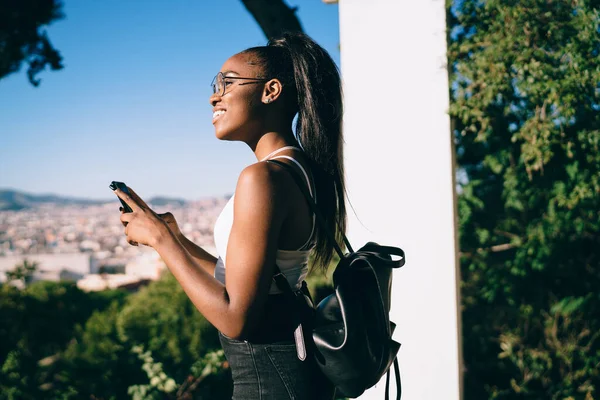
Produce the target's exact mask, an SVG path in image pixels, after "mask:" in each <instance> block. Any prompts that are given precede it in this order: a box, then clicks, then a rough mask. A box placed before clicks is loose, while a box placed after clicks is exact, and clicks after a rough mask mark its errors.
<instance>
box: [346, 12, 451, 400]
mask: <svg viewBox="0 0 600 400" xmlns="http://www.w3.org/2000/svg"><path fill="white" fill-rule="evenodd" d="M339 10H340V30H341V32H340V38H341V39H340V41H341V44H340V45H341V55H342V57H341V64H342V77H343V80H344V91H345V106H346V110H345V116H344V118H345V120H344V129H345V132H344V133H345V140H346V146H345V157H346V179H347V185H348V194H349V198H350V201H351V203H352V205H353V207H354V209H355V211H356V214H357V215H358V218H359V219H360V222H359V221H358V220H357V218H356V216H355V215H354V213H353V211H352V210H351V209H349V239H350V241H351V243H354V246H355V247H360V246H361V245H362V244H363V243H365V242H367V241H369V240H375V241H377V242H380V243H381V244H386V245H393V246H398V247H401V248H403V249H404V251H405V252H406V259H407V261H406V265H405V266H404V267H403V268H402V269H400V270H398V271H397V272H395V273H394V287H393V304H392V314H391V319H392V320H393V321H395V322H396V323H397V325H398V327H397V332H396V333H395V335H394V337H395V338H396V339H397V340H398V341H400V342H401V343H402V347H401V349H400V352H399V361H400V369H401V373H402V387H403V389H402V390H403V396H402V398H403V400H421V399H432V400H440V399H443V400H454V399H459V398H461V386H462V383H461V382H462V379H461V372H460V371H461V368H462V362H461V351H460V347H461V346H460V332H459V328H460V322H459V321H460V320H459V314H458V312H457V303H458V298H457V293H458V290H457V281H458V273H457V262H456V252H457V250H456V244H455V240H456V229H455V194H454V183H453V157H452V151H453V150H452V144H451V136H450V121H449V118H448V115H447V110H448V76H447V71H446V69H445V64H446V58H445V54H446V36H445V35H446V34H445V9H444V2H443V1H441V0H435V1H432V0H420V1H409V0H369V1H365V0H341V1H340V2H339ZM363 225H364V226H363ZM384 388H385V380H383V381H382V382H380V383H379V384H378V385H377V387H375V388H374V389H371V390H369V391H367V392H366V393H365V394H364V395H363V396H361V398H363V399H382V398H383V391H384Z"/></svg>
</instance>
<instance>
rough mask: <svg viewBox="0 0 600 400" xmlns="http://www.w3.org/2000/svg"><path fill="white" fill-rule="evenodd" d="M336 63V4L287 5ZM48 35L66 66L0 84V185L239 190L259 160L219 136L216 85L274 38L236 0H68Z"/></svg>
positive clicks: (194, 192)
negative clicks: (226, 67)
mask: <svg viewBox="0 0 600 400" xmlns="http://www.w3.org/2000/svg"><path fill="white" fill-rule="evenodd" d="M286 1H287V4H288V5H290V6H297V7H298V12H297V14H298V16H299V18H300V20H301V23H302V25H303V27H304V30H305V31H306V33H308V34H309V35H310V36H312V37H313V38H314V39H315V40H316V41H317V42H319V43H320V44H321V45H322V46H323V47H325V48H326V49H327V50H328V51H329V53H330V54H331V55H332V57H333V59H334V60H335V61H336V62H337V63H338V65H339V59H340V54H339V50H338V44H339V24H338V6H337V5H330V4H324V3H323V2H322V0H286ZM63 11H64V13H65V15H66V18H65V19H63V20H60V21H57V22H55V23H54V24H52V25H51V26H50V27H49V28H48V29H47V30H48V34H49V37H50V39H51V41H52V43H53V44H54V46H55V47H56V48H57V49H58V50H60V52H61V54H62V56H63V58H64V65H65V68H64V69H63V70H61V71H58V72H50V71H46V72H43V73H42V74H40V75H39V76H38V77H40V78H41V79H42V82H41V85H40V86H39V87H37V88H34V87H33V86H31V85H30V84H29V82H28V81H27V77H26V74H25V68H24V67H23V68H22V69H21V71H20V72H18V73H15V74H13V75H10V76H8V77H6V78H4V79H2V80H0V110H1V111H0V188H4V189H6V188H11V189H17V190H22V191H25V192H28V193H33V194H42V193H55V194H60V195H68V196H76V197H84V198H107V199H110V198H111V196H112V194H111V193H110V189H108V184H109V183H110V181H112V180H121V181H124V182H126V183H127V184H128V185H130V186H131V187H132V188H134V189H135V190H136V191H137V192H138V193H139V194H140V195H141V196H142V197H151V196H155V195H164V196H174V197H183V198H186V199H198V198H202V197H206V196H214V195H223V194H227V193H231V192H232V191H233V190H234V188H235V183H236V180H237V176H238V173H239V172H240V171H241V170H242V169H243V168H244V167H245V166H246V165H248V164H250V163H252V162H255V158H254V155H253V154H252V152H251V151H250V150H249V149H248V147H247V146H246V145H244V144H242V143H235V142H220V141H219V140H217V139H216V138H215V136H214V130H213V127H212V124H211V115H212V113H211V107H210V105H209V103H208V97H209V95H210V91H211V89H210V82H211V80H212V78H213V76H214V75H215V74H216V72H218V71H219V69H220V67H221V65H222V63H223V62H224V61H225V60H226V59H227V58H228V57H229V56H231V55H232V54H235V53H237V52H239V51H241V50H243V49H245V48H247V47H251V46H256V45H263V44H265V43H266V38H265V36H264V35H263V33H262V31H261V30H260V28H259V27H258V24H257V23H256V22H255V21H254V19H253V18H252V16H251V15H250V13H248V12H247V11H246V9H245V7H244V6H243V4H242V3H241V1H239V0H211V1H209V0H170V1H168V0H147V1H144V2H140V1H136V0H119V1H117V0H103V1H97V0H96V1H78V0H65V1H64V8H63Z"/></svg>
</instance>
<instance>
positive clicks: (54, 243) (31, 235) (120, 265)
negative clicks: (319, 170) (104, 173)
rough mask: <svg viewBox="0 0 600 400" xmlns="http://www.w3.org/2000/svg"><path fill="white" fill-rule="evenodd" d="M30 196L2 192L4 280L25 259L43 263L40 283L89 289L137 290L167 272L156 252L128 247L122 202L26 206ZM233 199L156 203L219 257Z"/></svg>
mask: <svg viewBox="0 0 600 400" xmlns="http://www.w3.org/2000/svg"><path fill="white" fill-rule="evenodd" d="M15 193H17V195H15ZM26 196H27V195H23V194H20V193H18V192H14V191H10V192H9V191H0V282H5V281H6V279H7V277H6V272H7V271H11V270H13V269H14V268H15V267H16V266H17V265H19V264H22V263H23V262H24V261H25V260H27V261H28V262H34V263H36V264H37V270H36V272H35V274H34V276H33V280H34V281H36V280H53V281H58V280H70V281H74V282H76V283H77V286H78V287H80V288H81V289H83V290H86V291H92V290H104V289H107V288H118V287H125V288H130V287H137V286H139V285H140V284H144V283H145V282H148V281H150V280H155V279H158V278H159V277H160V274H161V272H162V271H163V270H164V269H165V268H166V266H165V265H164V263H163V262H162V260H160V257H159V256H158V255H157V254H156V252H155V251H154V250H153V249H151V248H148V247H146V246H131V245H130V244H129V243H127V241H126V240H125V235H124V233H123V226H122V225H121V222H120V220H119V211H118V208H119V205H120V204H119V203H118V201H111V202H100V201H97V202H95V201H89V200H83V201H77V200H74V199H62V198H60V197H55V196H52V197H51V198H48V197H47V196H46V197H45V199H43V200H39V199H36V198H33V200H32V196H29V198H28V200H27V201H25V202H23V201H22V200H23V199H24V198H26ZM2 199H4V202H3V203H2V201H1V200H2ZM7 199H10V200H11V201H10V202H9V201H7ZM15 199H17V200H19V201H17V202H15V201H14V200H15ZM38 200H39V201H38ZM227 200H228V196H223V197H215V198H207V199H202V200H198V201H190V202H187V201H183V200H177V199H165V198H160V199H158V198H157V199H155V200H151V201H150V204H151V206H152V207H153V209H154V210H155V211H156V212H159V213H162V212H166V211H170V212H172V213H173V214H174V215H175V218H176V219H177V222H178V224H179V227H180V229H181V231H182V232H183V233H184V234H185V235H186V236H187V237H188V238H189V239H190V240H192V241H193V242H194V243H196V244H198V245H199V246H202V247H203V248H204V249H205V250H207V251H209V252H211V253H215V248H214V242H213V225H214V223H215V220H216V218H217V216H218V215H219V213H220V211H221V210H222V208H223V207H224V206H225V203H226V202H227ZM15 204H16V205H15ZM2 205H3V206H4V207H1V206H2Z"/></svg>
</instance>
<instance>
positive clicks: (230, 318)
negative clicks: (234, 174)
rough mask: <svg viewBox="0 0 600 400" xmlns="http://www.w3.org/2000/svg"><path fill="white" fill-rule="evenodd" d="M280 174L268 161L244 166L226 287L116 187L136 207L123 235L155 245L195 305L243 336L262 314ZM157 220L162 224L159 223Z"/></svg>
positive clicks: (126, 217) (282, 213) (278, 214)
mask: <svg viewBox="0 0 600 400" xmlns="http://www.w3.org/2000/svg"><path fill="white" fill-rule="evenodd" d="M282 188H283V185H282V177H281V174H280V173H276V172H274V171H273V170H271V167H270V166H269V165H268V164H266V163H257V164H253V165H251V166H249V167H247V168H246V169H245V170H244V171H243V172H242V174H241V175H240V178H239V180H238V184H237V187H236V195H235V196H236V201H235V203H234V221H233V226H232V229H231V233H230V236H229V243H228V247H227V259H226V260H225V261H226V265H227V268H226V270H225V271H226V282H227V286H226V287H225V286H224V285H223V284H221V283H220V282H219V281H217V280H216V279H215V278H214V277H213V276H212V274H210V273H209V272H208V271H206V270H205V269H204V268H202V267H201V266H200V265H199V262H198V261H197V260H196V259H195V258H194V256H192V254H191V253H190V251H188V250H187V249H186V247H185V246H184V245H183V244H182V243H181V242H180V241H179V240H178V238H177V237H176V235H175V234H174V233H173V232H172V231H171V230H170V229H168V227H167V225H166V224H165V223H164V222H163V221H162V220H160V218H159V217H158V216H156V214H155V213H153V212H152V211H151V210H149V209H146V208H147V206H145V204H144V205H139V206H138V205H137V204H135V202H132V200H131V198H129V196H127V195H125V194H124V193H122V192H120V191H117V194H118V195H119V197H122V198H124V200H126V201H127V202H128V203H130V202H132V203H133V204H130V206H132V208H133V209H134V212H133V213H127V214H123V215H122V217H121V218H122V221H124V222H127V223H128V225H127V227H126V234H127V239H128V240H130V241H136V242H139V243H145V244H148V245H151V246H152V247H154V249H155V250H156V251H157V252H158V253H159V255H160V256H161V258H162V259H163V261H164V262H165V263H166V264H167V266H168V267H169V269H170V270H171V272H172V273H173V275H174V276H175V278H176V279H177V280H178V281H179V283H180V284H181V286H182V288H183V290H184V291H185V292H186V294H187V295H188V297H189V298H190V300H191V301H192V302H193V303H194V305H195V306H196V308H197V309H198V310H199V311H200V312H201V313H202V314H203V315H204V317H205V318H206V319H207V320H208V321H209V322H211V323H212V324H213V325H214V326H215V327H216V328H217V329H218V330H220V331H221V332H223V333H224V334H225V335H227V336H229V337H232V338H242V337H244V336H245V335H246V334H247V333H248V332H250V331H251V330H252V328H253V327H254V324H255V323H256V322H257V321H258V320H259V318H260V316H261V315H260V312H261V310H262V309H263V305H264V303H265V301H266V298H267V295H268V291H269V287H270V283H271V280H272V275H273V266H274V264H275V256H276V251H277V243H278V236H279V231H280V229H281V225H282V223H283V221H284V219H285V217H286V214H287V208H286V202H285V200H284V193H285V191H284V190H282ZM157 220H160V223H159V222H158V221H157Z"/></svg>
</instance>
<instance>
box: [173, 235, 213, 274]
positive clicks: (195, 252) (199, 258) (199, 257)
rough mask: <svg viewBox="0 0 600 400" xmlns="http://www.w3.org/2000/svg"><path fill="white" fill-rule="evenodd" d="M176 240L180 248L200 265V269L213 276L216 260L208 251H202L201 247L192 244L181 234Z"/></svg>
mask: <svg viewBox="0 0 600 400" xmlns="http://www.w3.org/2000/svg"><path fill="white" fill-rule="evenodd" d="M178 239H179V242H180V243H181V244H182V246H183V247H184V248H185V249H186V250H187V251H188V253H190V256H192V258H193V259H194V261H195V262H196V263H197V264H198V265H200V266H201V267H202V269H204V270H205V271H206V272H208V273H209V274H211V275H212V276H214V274H215V265H216V264H217V258H216V257H215V256H213V255H212V254H210V253H209V252H208V251H206V250H204V249H203V248H202V247H200V246H198V245H197V244H196V243H194V242H192V241H191V240H190V239H188V238H187V237H185V236H184V235H183V234H181V236H179V237H178Z"/></svg>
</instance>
